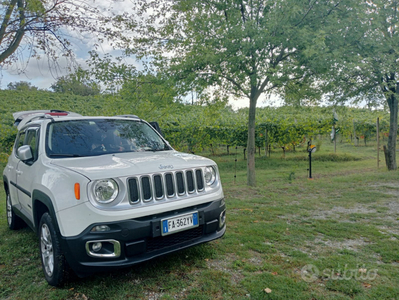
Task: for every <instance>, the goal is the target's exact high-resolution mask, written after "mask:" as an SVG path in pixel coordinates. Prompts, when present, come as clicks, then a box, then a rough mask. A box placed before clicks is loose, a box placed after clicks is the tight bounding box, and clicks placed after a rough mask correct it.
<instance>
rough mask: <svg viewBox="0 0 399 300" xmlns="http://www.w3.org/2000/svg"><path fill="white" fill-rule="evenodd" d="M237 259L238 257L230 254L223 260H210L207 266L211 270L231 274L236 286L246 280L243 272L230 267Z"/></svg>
mask: <svg viewBox="0 0 399 300" xmlns="http://www.w3.org/2000/svg"><path fill="white" fill-rule="evenodd" d="M237 259H238V257H237V256H236V255H235V254H233V253H228V254H226V255H225V256H224V257H223V259H220V258H219V259H209V260H207V262H206V264H207V266H208V268H209V269H213V270H217V271H220V272H223V273H227V274H229V275H230V278H231V283H232V284H234V285H236V284H239V283H240V282H241V281H242V280H243V279H244V275H242V274H241V271H239V270H238V271H237V270H233V269H231V268H230V267H229V266H230V265H231V264H232V263H233V261H235V260H237Z"/></svg>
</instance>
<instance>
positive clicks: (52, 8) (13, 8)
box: [0, 0, 128, 65]
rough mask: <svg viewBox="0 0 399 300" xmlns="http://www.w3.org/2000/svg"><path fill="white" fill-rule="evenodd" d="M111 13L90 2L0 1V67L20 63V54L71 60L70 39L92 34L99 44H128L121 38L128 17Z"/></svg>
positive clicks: (59, 0)
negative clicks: (43, 55)
mask: <svg viewBox="0 0 399 300" xmlns="http://www.w3.org/2000/svg"><path fill="white" fill-rule="evenodd" d="M110 8H111V7H110ZM110 10H111V9H109V10H108V12H107V13H105V10H104V11H102V10H101V9H100V8H97V5H96V3H95V2H94V1H90V0H87V1H85V0H81V1H74V0H49V1H41V0H4V1H1V3H0V12H1V19H0V22H1V27H0V65H5V64H12V63H13V62H14V61H16V60H18V59H20V57H21V56H22V55H21V53H22V52H23V50H24V51H26V53H27V54H28V55H29V56H32V57H36V58H39V57H40V55H42V54H45V55H47V56H48V57H49V59H50V60H52V61H56V60H57V59H58V58H59V57H60V56H72V45H71V42H70V39H71V37H72V36H75V37H76V36H79V35H80V36H82V37H83V36H84V34H85V33H95V36H97V37H98V39H99V40H100V41H101V39H107V40H119V41H122V40H123V41H127V37H126V36H122V34H121V32H123V31H124V30H123V22H122V21H123V19H124V18H125V17H126V18H128V17H127V15H125V14H121V15H113V14H111V13H109V11H110ZM72 32H73V33H72ZM22 45H24V46H25V47H22V49H23V50H19V52H18V49H19V48H20V46H22Z"/></svg>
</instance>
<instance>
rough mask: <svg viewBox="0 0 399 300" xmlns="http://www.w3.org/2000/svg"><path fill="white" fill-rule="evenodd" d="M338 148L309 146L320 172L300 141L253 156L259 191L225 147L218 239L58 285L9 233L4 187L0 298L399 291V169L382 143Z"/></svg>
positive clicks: (340, 295)
mask: <svg viewBox="0 0 399 300" xmlns="http://www.w3.org/2000/svg"><path fill="white" fill-rule="evenodd" d="M333 149H334V148H333V146H332V144H331V143H329V142H324V143H323V144H321V147H320V145H319V150H320V151H318V152H316V153H315V154H313V158H314V160H313V163H312V173H313V180H310V179H308V178H307V177H308V174H307V168H308V161H307V160H306V158H307V153H306V152H305V151H304V149H303V147H302V148H297V152H296V153H287V154H286V158H282V151H280V150H275V152H273V153H272V156H271V157H270V158H269V157H258V158H257V161H256V167H257V187H256V188H249V187H247V186H246V185H245V183H246V161H245V160H244V159H243V156H242V152H241V150H239V152H238V156H237V158H238V161H237V164H235V157H236V155H235V153H234V154H231V155H222V153H223V151H225V150H224V149H222V148H221V149H219V153H220V155H217V156H213V157H211V158H213V159H214V160H215V161H217V163H218V165H219V169H220V172H221V177H222V182H223V187H224V192H225V197H226V204H227V208H228V221H227V222H228V223H227V224H228V225H227V226H228V228H227V231H226V235H225V236H224V237H223V238H222V239H219V240H217V241H214V242H211V243H208V244H204V245H201V246H197V247H194V248H191V249H188V250H184V251H181V252H178V253H176V254H173V255H169V256H164V257H162V258H158V259H154V260H152V261H149V262H146V263H143V264H139V265H136V266H135V267H132V268H128V269H123V270H120V271H117V272H112V273H106V274H96V275H93V276H91V277H88V278H85V279H77V278H75V279H72V280H71V281H69V282H67V283H66V284H65V286H64V287H62V288H53V287H51V286H49V285H48V284H47V283H46V281H45V279H44V276H43V274H42V270H41V265H40V258H39V249H38V243H39V241H38V239H37V237H36V236H35V234H34V233H33V232H32V231H31V230H30V229H27V228H26V229H22V230H19V231H10V230H8V228H7V224H6V214H5V195H4V191H3V190H1V192H0V299H94V300H100V299H196V300H198V299H399V200H398V196H399V184H398V182H399V172H398V171H394V172H388V171H386V167H385V164H384V162H383V161H382V162H381V163H380V168H379V169H377V167H376V166H377V163H376V156H377V153H376V147H375V145H372V144H369V145H368V146H367V147H365V146H364V145H362V146H359V147H354V146H353V145H349V144H341V143H338V144H337V153H336V154H335V155H334V153H333V152H334V150H333ZM233 152H235V150H234V151H233ZM380 159H381V160H383V154H382V152H381V154H380ZM3 167H4V166H1V169H2V168H3ZM235 174H236V178H234V175H235Z"/></svg>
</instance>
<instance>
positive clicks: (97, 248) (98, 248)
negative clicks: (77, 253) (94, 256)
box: [92, 242, 103, 252]
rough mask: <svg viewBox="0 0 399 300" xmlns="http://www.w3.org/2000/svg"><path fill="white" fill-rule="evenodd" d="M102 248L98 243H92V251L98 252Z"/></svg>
mask: <svg viewBox="0 0 399 300" xmlns="http://www.w3.org/2000/svg"><path fill="white" fill-rule="evenodd" d="M102 247H103V244H102V243H100V242H97V243H94V244H93V246H92V249H93V251H94V252H98V251H100V250H101V248H102Z"/></svg>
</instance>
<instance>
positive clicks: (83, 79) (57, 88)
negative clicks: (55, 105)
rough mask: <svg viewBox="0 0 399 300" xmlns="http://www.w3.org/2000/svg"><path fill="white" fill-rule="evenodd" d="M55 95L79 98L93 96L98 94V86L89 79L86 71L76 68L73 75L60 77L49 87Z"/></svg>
mask: <svg viewBox="0 0 399 300" xmlns="http://www.w3.org/2000/svg"><path fill="white" fill-rule="evenodd" d="M51 89H52V90H53V91H54V92H56V93H66V94H73V95H79V96H95V95H98V94H100V90H101V89H100V85H99V84H98V83H96V82H95V81H94V80H92V79H91V78H90V74H89V72H88V71H86V70H83V69H81V68H78V69H77V70H76V71H75V72H74V73H71V74H69V75H66V76H62V77H60V78H58V79H57V81H56V82H55V83H53V84H52V85H51Z"/></svg>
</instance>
